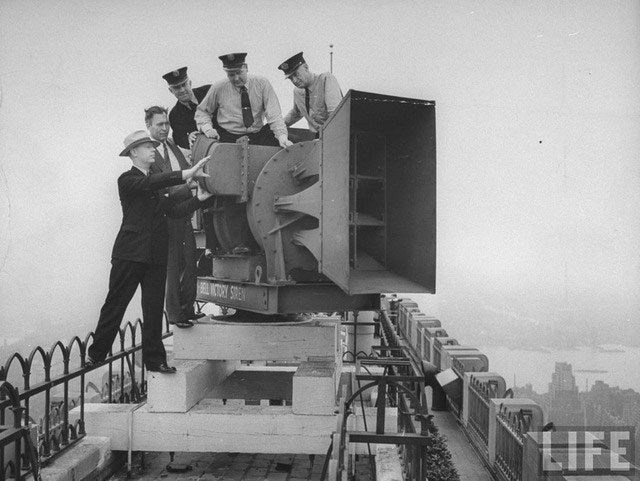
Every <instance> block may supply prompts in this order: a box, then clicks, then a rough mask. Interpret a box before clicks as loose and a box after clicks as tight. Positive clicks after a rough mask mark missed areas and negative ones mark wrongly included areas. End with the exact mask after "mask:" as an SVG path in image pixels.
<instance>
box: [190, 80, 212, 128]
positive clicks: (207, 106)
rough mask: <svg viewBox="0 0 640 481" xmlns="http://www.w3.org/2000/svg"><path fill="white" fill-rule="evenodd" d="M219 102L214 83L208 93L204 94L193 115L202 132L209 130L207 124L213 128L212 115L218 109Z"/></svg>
mask: <svg viewBox="0 0 640 481" xmlns="http://www.w3.org/2000/svg"><path fill="white" fill-rule="evenodd" d="M217 104H218V96H217V93H216V89H215V87H214V86H213V85H212V86H211V88H210V89H209V91H208V92H207V95H205V96H204V98H203V99H202V102H200V104H198V107H197V108H196V113H195V115H194V116H193V118H194V120H195V121H196V126H197V127H198V130H199V131H200V132H204V130H208V129H207V128H206V126H207V125H208V126H209V128H213V122H212V120H211V116H212V115H213V113H214V112H215V110H216V107H217Z"/></svg>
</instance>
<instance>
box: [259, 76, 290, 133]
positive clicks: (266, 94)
mask: <svg viewBox="0 0 640 481" xmlns="http://www.w3.org/2000/svg"><path fill="white" fill-rule="evenodd" d="M262 102H263V103H264V113H265V116H266V117H267V123H268V124H269V127H271V130H272V131H273V133H274V135H275V136H276V139H277V138H278V137H280V136H282V135H287V126H286V125H285V124H284V120H283V119H282V110H281V109H280V102H278V97H277V95H276V92H275V90H273V87H272V86H271V84H270V83H269V81H268V80H266V79H265V81H264V85H263V87H262Z"/></svg>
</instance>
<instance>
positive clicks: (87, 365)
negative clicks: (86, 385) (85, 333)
mask: <svg viewBox="0 0 640 481" xmlns="http://www.w3.org/2000/svg"><path fill="white" fill-rule="evenodd" d="M102 364H104V361H96V360H95V359H93V358H92V357H91V356H87V360H86V361H85V362H84V368H85V369H94V368H96V367H98V366H101V365H102Z"/></svg>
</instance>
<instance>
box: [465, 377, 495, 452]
mask: <svg viewBox="0 0 640 481" xmlns="http://www.w3.org/2000/svg"><path fill="white" fill-rule="evenodd" d="M491 386H492V385H490V384H488V383H484V382H481V381H480V380H478V379H476V378H475V377H473V376H472V377H471V382H470V383H469V424H468V426H469V427H470V428H471V429H472V430H473V432H474V433H475V434H476V435H477V436H478V437H479V438H480V439H481V440H482V442H483V444H484V447H485V450H486V449H488V448H487V447H486V446H487V444H488V442H489V399H491V398H493V397H496V393H495V390H494V391H493V392H492V390H491Z"/></svg>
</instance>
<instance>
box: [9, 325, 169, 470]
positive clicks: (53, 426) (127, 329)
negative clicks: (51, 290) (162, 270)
mask: <svg viewBox="0 0 640 481" xmlns="http://www.w3.org/2000/svg"><path fill="white" fill-rule="evenodd" d="M164 322H165V332H164V334H163V338H167V337H170V336H172V335H173V333H172V332H171V331H169V323H168V322H167V320H166V317H165V321H164ZM142 329H143V323H142V321H141V320H140V319H137V320H136V321H134V322H133V323H131V322H127V323H126V324H125V325H124V326H122V327H121V328H120V331H119V336H118V337H117V338H116V341H115V342H114V345H113V346H112V349H111V351H110V353H109V356H107V359H106V361H105V363H104V364H101V365H100V366H96V367H91V368H87V367H86V366H85V363H86V360H87V348H88V346H89V345H90V342H91V341H92V339H93V333H90V334H89V335H87V337H86V338H85V339H84V340H81V339H80V338H79V337H77V336H75V337H73V338H72V339H71V340H70V341H69V342H68V343H67V344H65V343H63V342H62V341H57V342H55V343H54V344H53V345H52V346H51V347H50V348H49V349H45V348H43V347H41V346H36V347H35V348H33V349H32V350H31V352H30V353H29V354H28V355H27V356H23V355H22V354H20V353H14V354H12V355H11V356H9V358H8V359H7V361H6V362H5V363H4V365H3V366H0V381H1V382H2V383H1V384H0V424H1V425H2V426H1V427H0V429H1V430H2V432H0V465H1V466H2V474H1V475H0V481H4V480H5V479H7V478H14V479H16V480H18V481H20V480H21V479H22V478H23V477H24V476H25V475H26V474H28V473H32V474H34V478H36V479H38V476H37V473H38V466H40V465H46V464H47V463H48V462H49V461H51V460H52V459H53V458H54V457H56V456H57V455H58V454H60V453H62V452H64V451H65V450H66V449H68V448H69V447H71V446H72V445H73V444H75V443H76V442H77V441H78V440H80V439H82V438H83V437H84V436H85V434H86V432H85V423H84V404H85V401H87V398H89V400H90V401H91V402H103V403H138V402H141V401H142V400H144V398H145V397H146V381H145V370H144V367H143V366H144V364H143V363H142V353H141V352H140V351H141V349H142ZM89 378H92V379H89ZM73 409H75V411H74V413H75V414H76V415H75V416H74V419H73V420H72V419H70V412H71V410H73ZM8 412H11V413H12V414H13V424H12V425H11V426H8V425H6V423H5V419H6V416H7V413H8Z"/></svg>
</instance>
